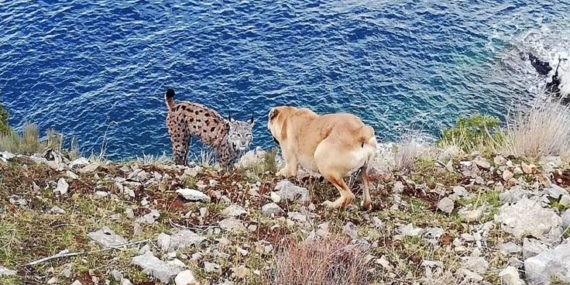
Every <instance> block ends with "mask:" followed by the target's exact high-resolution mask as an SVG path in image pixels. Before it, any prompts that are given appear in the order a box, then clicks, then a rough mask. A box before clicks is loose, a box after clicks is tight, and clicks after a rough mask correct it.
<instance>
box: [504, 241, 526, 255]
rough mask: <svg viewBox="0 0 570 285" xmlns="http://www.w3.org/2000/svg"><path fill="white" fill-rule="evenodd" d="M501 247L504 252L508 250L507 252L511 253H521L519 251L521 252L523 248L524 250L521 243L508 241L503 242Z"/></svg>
mask: <svg viewBox="0 0 570 285" xmlns="http://www.w3.org/2000/svg"><path fill="white" fill-rule="evenodd" d="M499 249H500V250H502V251H504V252H506V253H508V254H511V253H519V252H521V250H522V249H521V246H520V245H517V244H516V243H514V242H507V243H504V244H501V245H500V246H499Z"/></svg>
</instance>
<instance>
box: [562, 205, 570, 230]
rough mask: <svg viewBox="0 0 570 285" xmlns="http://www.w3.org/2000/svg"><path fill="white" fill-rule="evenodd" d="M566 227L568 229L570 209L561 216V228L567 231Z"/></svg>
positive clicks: (569, 225)
mask: <svg viewBox="0 0 570 285" xmlns="http://www.w3.org/2000/svg"><path fill="white" fill-rule="evenodd" d="M568 227H570V209H568V210H566V211H564V214H562V228H564V229H567V228H568Z"/></svg>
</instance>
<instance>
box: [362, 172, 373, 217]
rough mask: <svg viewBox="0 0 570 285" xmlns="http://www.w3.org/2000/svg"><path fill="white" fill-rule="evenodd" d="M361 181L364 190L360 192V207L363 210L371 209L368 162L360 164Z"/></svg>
mask: <svg viewBox="0 0 570 285" xmlns="http://www.w3.org/2000/svg"><path fill="white" fill-rule="evenodd" d="M360 171H361V172H362V174H361V175H362V182H363V184H364V191H363V192H362V204H361V205H362V208H363V209H364V210H370V209H372V199H371V198H370V178H369V177H368V164H365V165H364V166H362V169H360Z"/></svg>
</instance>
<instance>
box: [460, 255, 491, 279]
mask: <svg viewBox="0 0 570 285" xmlns="http://www.w3.org/2000/svg"><path fill="white" fill-rule="evenodd" d="M464 266H465V268H467V269H469V270H471V271H473V272H475V273H477V274H479V275H483V274H485V273H486V272H487V269H489V262H487V260H485V258H483V257H470V258H468V259H467V261H465V263H464Z"/></svg>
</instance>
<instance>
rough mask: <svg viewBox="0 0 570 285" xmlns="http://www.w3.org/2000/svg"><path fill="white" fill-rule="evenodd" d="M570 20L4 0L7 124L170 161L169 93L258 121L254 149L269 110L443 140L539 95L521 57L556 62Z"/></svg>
mask: <svg viewBox="0 0 570 285" xmlns="http://www.w3.org/2000/svg"><path fill="white" fill-rule="evenodd" d="M569 12H570V0H563V1H554V2H553V1H546V0H527V1H519V0H515V1H507V0H497V1H475V0H458V1H449V0H447V1H437V0H424V1H419V0H402V1H395V0H390V1H386V0H331V1H319V0H290V1H266V0H256V1H247V0H243V1H240V0H231V1H208V0H206V1H202V0H201V1H194V0H191V1H178V0H163V1H148V0H146V1H108V0H101V1H94V0H72V1H41V0H40V1H23V0H11V1H0V102H2V103H3V104H4V105H5V107H6V108H7V109H8V110H9V111H10V114H11V117H10V123H11V125H14V126H17V127H21V126H22V125H23V123H24V122H36V123H38V125H39V127H40V129H41V130H42V132H44V131H45V130H46V129H47V128H54V129H56V130H58V131H62V132H63V133H64V135H65V136H66V137H67V138H70V137H72V136H73V137H75V138H77V140H78V143H79V146H80V148H81V150H82V152H83V153H84V154H89V153H91V152H94V153H99V151H100V148H101V147H102V145H103V143H104V142H105V143H106V154H107V156H108V157H109V158H112V159H121V158H127V157H132V156H136V155H141V154H143V153H145V154H162V153H163V152H165V153H166V154H170V141H169V138H168V134H167V130H166V125H165V116H166V106H165V104H164V101H163V96H164V92H165V90H166V88H167V87H172V88H174V89H175V90H176V92H177V96H176V99H177V100H193V101H195V102H199V103H203V104H206V105H208V106H211V107H213V108H215V109H216V110H218V111H219V112H220V113H222V114H224V115H225V114H227V113H228V112H231V114H232V115H233V116H234V117H236V118H238V119H247V118H249V117H250V116H251V115H254V116H255V117H256V118H257V119H258V120H257V122H256V125H255V127H254V132H255V133H254V141H253V145H254V146H262V147H271V146H273V142H272V140H271V137H270V135H269V133H268V131H267V130H266V115H267V112H268V110H269V108H270V107H271V106H274V105H281V104H288V105H296V106H304V107H310V108H312V109H313V110H314V111H316V112H318V113H326V112H340V111H345V112H351V113H354V114H356V115H358V116H360V117H362V118H363V120H364V121H365V122H366V123H368V124H370V125H372V126H373V127H374V128H375V130H376V132H377V137H378V139H379V140H380V141H394V140H397V139H398V138H399V137H400V136H401V135H402V134H403V133H405V131H406V130H409V129H411V128H413V129H417V130H421V131H423V132H424V133H425V134H426V135H427V136H428V137H430V136H431V137H434V136H437V135H438V134H439V130H440V129H441V128H442V127H446V126H450V125H452V124H453V122H454V121H455V119H456V118H457V117H458V116H459V115H461V114H470V113H473V112H475V111H480V112H484V113H487V114H492V115H498V116H503V115H504V114H505V108H506V106H507V105H508V104H510V103H511V102H512V101H513V99H520V98H521V97H525V96H531V95H532V92H531V91H532V90H534V89H536V88H535V87H536V86H537V84H539V82H540V80H542V78H539V77H538V76H536V75H533V74H532V70H530V69H529V68H528V67H529V65H528V64H526V63H524V61H523V60H521V58H520V56H518V53H519V52H520V51H524V50H536V51H537V52H539V54H540V52H542V54H541V55H542V56H543V57H547V58H552V57H553V55H554V54H556V53H557V52H559V51H555V50H553V47H564V46H565V45H567V43H569V42H570V37H568V36H567V34H564V33H565V31H568V30H569V29H568V28H569V27H570V25H569V24H568V23H569V22H570V21H568V20H569V18H568V15H569V14H570V13H569ZM529 34H532V35H534V36H533V37H534V38H533V39H534V40H533V41H530V40H528V41H526V40H525V39H526V36H528V35H529ZM543 34H544V35H546V34H548V35H550V36H549V37H545V39H544V40H542V38H541V35H543ZM537 38H538V40H537ZM546 40H549V41H551V42H545V41H546ZM531 42H532V43H533V45H534V46H525V45H529V43H531ZM536 43H540V44H538V45H539V46H540V47H537V44H536ZM523 69H524V70H523Z"/></svg>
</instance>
